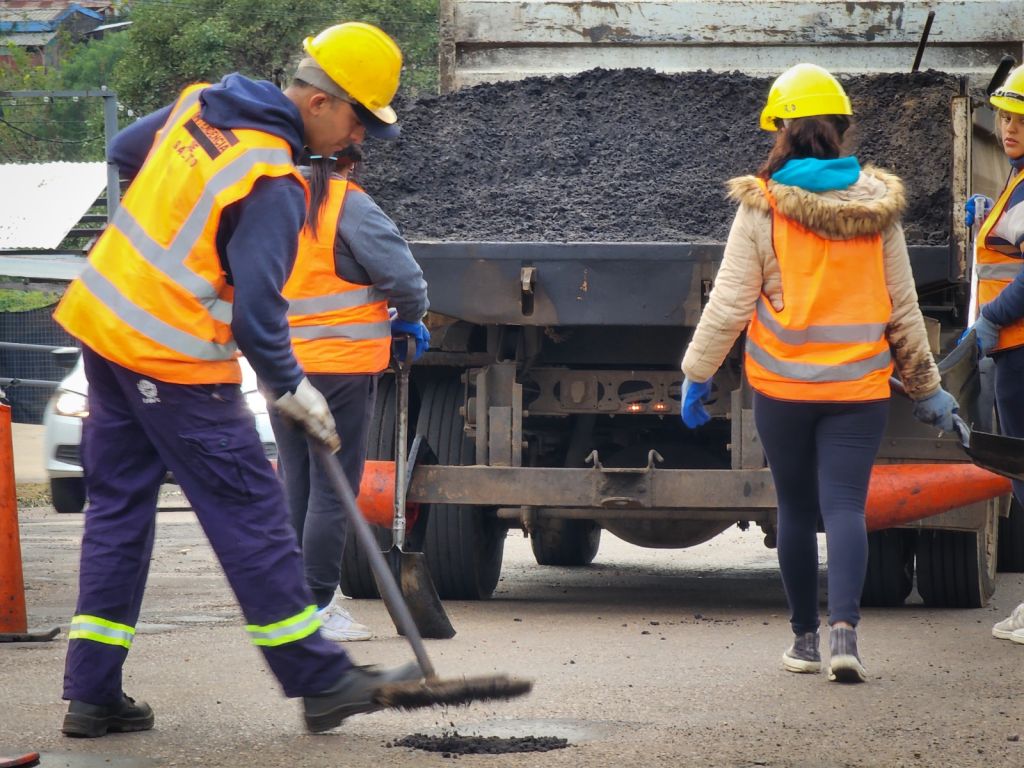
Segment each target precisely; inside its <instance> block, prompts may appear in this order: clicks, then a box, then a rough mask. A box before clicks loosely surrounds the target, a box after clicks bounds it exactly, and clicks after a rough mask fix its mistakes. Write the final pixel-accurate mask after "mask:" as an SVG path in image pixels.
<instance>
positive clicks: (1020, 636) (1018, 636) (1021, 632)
mask: <svg viewBox="0 0 1024 768" xmlns="http://www.w3.org/2000/svg"><path fill="white" fill-rule="evenodd" d="M1010 639H1011V640H1013V642H1015V643H1020V644H1021V645H1024V629H1017V630H1014V632H1013V634H1011V635H1010Z"/></svg>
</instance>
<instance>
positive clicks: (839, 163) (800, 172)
mask: <svg viewBox="0 0 1024 768" xmlns="http://www.w3.org/2000/svg"><path fill="white" fill-rule="evenodd" d="M859 178H860V163H859V162H858V161H857V158H856V157H853V156H852V155H851V156H850V157H837V158H835V159H829V160H820V159H818V158H816V157H801V158H793V159H791V160H789V161H788V162H787V163H786V164H785V165H784V166H782V167H781V168H780V169H779V170H777V171H776V172H775V173H773V174H772V181H777V182H779V184H788V185H789V186H791V187H801V188H802V189H806V190H807V191H808V192H828V191H829V190H831V189H846V188H847V187H849V186H850V185H851V184H856V183H857V179H859Z"/></svg>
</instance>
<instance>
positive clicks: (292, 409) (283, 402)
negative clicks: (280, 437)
mask: <svg viewBox="0 0 1024 768" xmlns="http://www.w3.org/2000/svg"><path fill="white" fill-rule="evenodd" d="M274 407H275V408H277V410H279V411H280V412H281V413H282V414H284V415H285V416H287V417H288V418H289V419H291V420H292V421H294V422H295V423H297V424H298V425H299V426H300V427H302V428H303V429H304V430H306V434H308V435H309V436H311V437H313V438H314V439H316V440H319V441H320V442H321V443H323V444H324V445H326V446H327V447H328V448H330V449H331V453H335V452H337V451H338V449H339V448H341V438H340V437H338V429H337V427H336V426H335V424H334V417H333V416H332V415H331V409H330V407H328V405H327V401H326V400H325V399H324V396H323V395H322V394H320V390H319V389H317V388H316V387H314V386H313V385H312V384H311V383H310V382H309V379H307V378H306V377H305V376H303V377H302V381H300V382H299V386H298V387H296V388H295V391H294V392H285V393H284V394H283V395H281V397H279V398H277V400H275V401H274Z"/></svg>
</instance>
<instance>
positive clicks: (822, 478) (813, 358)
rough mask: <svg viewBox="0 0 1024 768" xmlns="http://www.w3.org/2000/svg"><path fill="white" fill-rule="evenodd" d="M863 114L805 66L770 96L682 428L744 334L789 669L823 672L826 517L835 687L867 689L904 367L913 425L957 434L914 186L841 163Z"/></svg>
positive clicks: (738, 185)
mask: <svg viewBox="0 0 1024 768" xmlns="http://www.w3.org/2000/svg"><path fill="white" fill-rule="evenodd" d="M852 112H853V110H852V108H851V106H850V100H849V98H847V95H846V93H845V91H844V90H843V87H842V85H841V84H840V83H839V81H838V80H836V78H835V77H833V76H832V75H831V74H830V73H828V72H827V71H825V70H824V69H822V68H821V67H818V66H815V65H813V64H798V65H796V66H794V67H792V68H791V69H789V70H787V71H786V72H784V73H783V74H782V75H781V76H779V78H778V79H777V80H775V82H774V83H773V84H772V86H771V90H770V92H769V94H768V100H767V104H766V105H765V107H764V111H763V112H762V114H761V127H762V128H764V129H765V130H768V131H776V132H777V136H776V140H775V145H774V147H773V148H772V150H771V152H770V153H769V154H768V158H767V160H766V161H765V162H764V164H763V165H762V166H761V168H760V170H759V171H758V173H757V175H755V176H741V177H739V178H736V179H732V180H731V181H730V182H729V195H730V197H731V198H732V199H733V200H735V201H737V202H738V203H739V210H738V211H737V213H736V218H735V220H734V222H733V225H732V230H731V232H730V233H729V239H728V241H727V243H726V246H725V254H724V258H723V260H722V265H721V268H720V269H719V272H718V275H717V277H716V279H715V285H714V290H713V291H712V293H711V297H710V299H709V301H708V304H707V306H706V307H705V309H704V312H703V314H702V316H701V318H700V322H699V323H698V325H697V328H696V330H695V332H694V334H693V338H692V340H691V341H690V344H689V346H688V348H687V350H686V354H685V357H684V358H683V363H682V369H683V373H684V374H685V378H684V380H683V408H682V411H683V412H682V417H683V422H684V423H685V424H686V425H687V426H688V427H690V428H695V427H697V426H699V425H700V424H702V423H704V422H706V421H707V420H708V418H709V416H708V414H707V412H706V411H705V410H704V407H703V404H702V400H703V398H704V397H706V395H707V394H708V393H709V392H710V389H711V377H712V376H713V374H714V373H715V371H716V370H717V369H718V368H719V366H720V365H721V364H722V362H723V361H724V360H725V358H726V356H727V355H728V353H729V350H730V349H731V348H732V346H733V343H734V342H735V341H736V338H737V337H738V336H739V335H740V333H742V332H743V331H744V330H746V331H747V341H746V354H745V360H744V369H745V372H746V375H747V379H748V380H749V381H750V385H751V387H752V388H753V390H754V419H755V423H756V425H757V430H758V434H759V436H760V438H761V442H762V445H763V447H764V452H765V456H766V457H767V460H768V466H769V468H770V470H771V473H772V479H773V480H774V482H775V490H776V493H777V496H778V553H779V566H780V568H781V571H782V581H783V585H784V587H785V591H786V597H787V599H788V601H789V606H790V609H791V612H792V615H791V626H792V629H793V633H794V635H795V637H794V641H793V643H792V645H791V646H790V647H789V648H788V650H787V651H786V652H785V653H784V654H783V666H784V668H785V669H787V670H789V671H791V672H817V671H818V670H819V669H820V668H821V657H820V654H819V651H818V628H819V616H818V547H817V535H816V534H817V521H818V516H819V514H820V516H821V518H822V520H823V521H824V525H825V536H826V542H827V547H828V603H829V624H830V625H831V631H830V635H829V641H830V643H829V644H830V647H831V651H832V654H831V660H830V669H829V673H830V674H829V678H830V679H832V680H839V681H845V682H861V681H863V680H865V679H866V672H865V670H864V665H863V664H862V662H861V659H860V654H859V651H858V649H857V634H856V627H857V624H858V622H859V620H860V613H859V604H860V596H861V591H862V590H863V586H864V578H865V574H866V570H867V532H866V529H865V520H864V505H865V500H866V498H867V490H868V480H869V478H870V475H871V468H872V465H873V464H874V460H875V456H876V454H877V452H878V448H879V445H880V443H881V439H882V434H883V432H884V430H885V424H886V418H887V415H888V412H889V394H890V389H889V377H890V374H891V373H892V371H893V367H894V366H893V363H895V368H896V369H897V370H898V371H899V373H900V375H901V377H902V379H903V383H904V386H905V387H906V389H907V392H908V393H909V394H910V396H911V397H912V398H913V399H914V400H915V401H916V404H915V411H914V413H915V415H916V416H917V417H918V418H919V419H921V420H922V421H924V422H926V423H928V424H931V425H934V426H937V427H940V428H941V429H945V430H952V429H953V422H952V413H953V412H954V411H955V410H956V407H957V403H956V401H955V400H954V399H953V397H952V396H951V395H949V394H948V393H947V392H946V391H945V390H943V389H942V388H941V386H940V384H939V372H938V369H937V368H936V366H935V362H934V360H933V359H932V355H931V352H930V350H929V347H928V341H927V336H926V332H925V326H924V320H923V319H922V317H921V311H920V309H919V308H918V304H917V293H916V290H915V287H914V279H913V275H912V273H911V271H910V259H909V257H908V255H907V248H906V243H905V242H904V239H903V231H902V229H901V228H900V216H901V214H902V213H903V209H904V207H905V199H904V194H903V185H902V183H901V182H900V180H899V179H898V178H896V177H895V176H893V175H891V174H888V173H885V172H884V171H881V170H878V169H875V168H870V167H867V168H861V166H860V164H859V163H858V162H857V158H856V157H853V156H843V149H844V137H845V136H846V133H847V130H848V129H849V127H850V124H851V115H852Z"/></svg>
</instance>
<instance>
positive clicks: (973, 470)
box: [865, 464, 1011, 531]
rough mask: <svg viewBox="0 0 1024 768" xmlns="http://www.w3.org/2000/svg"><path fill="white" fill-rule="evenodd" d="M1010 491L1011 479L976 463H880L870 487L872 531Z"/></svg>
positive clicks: (869, 528)
mask: <svg viewBox="0 0 1024 768" xmlns="http://www.w3.org/2000/svg"><path fill="white" fill-rule="evenodd" d="M1010 490H1011V484H1010V481H1009V479H1007V478H1005V477H1002V476H1000V475H995V474H992V473H991V472H989V471H988V470H985V469H982V468H981V467H976V466H974V465H973V464H879V465H878V466H876V467H875V468H874V470H873V471H872V473H871V484H870V486H869V487H868V501H867V508H866V510H865V515H866V517H867V526H868V530H869V531H880V530H882V529H883V528H892V527H893V526H897V525H906V524H907V523H912V522H914V521H915V520H922V519H924V518H926V517H931V516H933V515H938V514H941V513H942V512H948V511H949V510H951V509H956V508H957V507H964V506H967V505H968V504H975V503H977V502H979V501H987V500H988V499H991V498H994V497H996V496H1003V495H1004V494H1007V493H1010Z"/></svg>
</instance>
